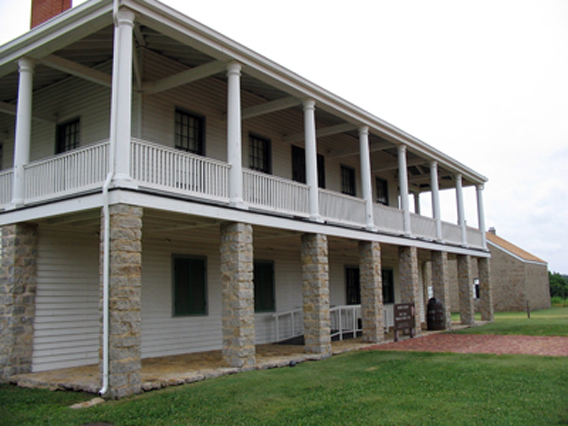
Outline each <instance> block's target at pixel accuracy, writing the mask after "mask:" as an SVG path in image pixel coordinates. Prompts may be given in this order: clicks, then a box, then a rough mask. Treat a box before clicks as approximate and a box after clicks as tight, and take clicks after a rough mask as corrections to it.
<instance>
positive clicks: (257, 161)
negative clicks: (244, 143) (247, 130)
mask: <svg viewBox="0 0 568 426" xmlns="http://www.w3.org/2000/svg"><path fill="white" fill-rule="evenodd" d="M249 167H250V168H251V169H252V170H257V171H259V172H263V173H272V161H271V151H270V139H266V138H262V137H260V136H255V135H249Z"/></svg>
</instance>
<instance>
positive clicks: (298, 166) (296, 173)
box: [292, 145, 325, 188]
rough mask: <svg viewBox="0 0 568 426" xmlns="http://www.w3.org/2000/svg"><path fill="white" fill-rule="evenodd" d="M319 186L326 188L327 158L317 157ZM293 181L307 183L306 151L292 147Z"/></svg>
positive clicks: (319, 155)
mask: <svg viewBox="0 0 568 426" xmlns="http://www.w3.org/2000/svg"><path fill="white" fill-rule="evenodd" d="M317 167H318V186H319V187H320V188H325V158H324V156H323V155H321V154H318V155H317ZM292 180H294V181H296V182H300V183H306V150H305V149H304V148H300V147H299V146H294V145H292Z"/></svg>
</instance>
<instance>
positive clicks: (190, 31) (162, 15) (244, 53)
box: [122, 0, 487, 184]
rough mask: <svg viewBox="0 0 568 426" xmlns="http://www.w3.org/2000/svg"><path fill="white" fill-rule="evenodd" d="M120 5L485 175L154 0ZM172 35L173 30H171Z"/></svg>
mask: <svg viewBox="0 0 568 426" xmlns="http://www.w3.org/2000/svg"><path fill="white" fill-rule="evenodd" d="M122 4H124V5H125V6H127V7H129V8H131V9H132V10H134V11H137V12H139V13H141V16H140V17H139V18H138V19H139V21H141V22H142V23H144V24H147V25H149V26H150V27H153V28H154V29H156V30H158V31H161V32H164V33H166V34H167V35H169V36H171V37H173V38H175V39H176V40H178V41H180V42H184V43H187V42H189V41H188V39H187V38H186V37H189V38H190V39H191V41H190V42H189V43H192V44H193V45H195V43H196V42H197V43H198V44H199V45H200V46H201V47H200V49H204V52H205V53H207V54H209V55H211V56H213V57H215V58H216V59H218V60H225V61H228V60H236V61H238V62H240V63H241V64H242V65H243V66H244V67H245V68H246V69H245V70H244V71H245V72H247V73H248V74H250V75H252V76H254V77H256V78H258V79H260V80H262V81H265V82H267V83H269V84H272V85H274V86H275V87H278V88H280V89H282V90H284V91H286V92H287V93H289V94H291V95H292V96H295V97H299V98H301V99H302V98H303V99H305V98H311V99H314V100H315V101H316V107H318V108H322V109H324V110H326V111H328V112H330V113H332V114H334V115H337V116H339V117H341V118H343V119H344V120H346V121H348V122H350V123H352V124H355V125H357V126H360V125H365V126H369V128H370V131H371V132H372V133H376V134H378V135H379V136H383V137H384V136H387V137H389V138H390V139H391V140H392V141H393V143H397V144H405V145H407V146H408V148H409V149H410V150H411V151H413V152H415V153H417V154H419V155H422V156H424V157H426V159H428V160H435V161H438V162H439V163H440V165H441V166H443V167H444V168H445V169H447V170H449V171H453V172H455V173H461V174H462V175H463V177H464V179H465V180H467V181H471V182H473V183H475V184H482V183H484V182H486V181H487V178H486V177H485V176H483V175H481V174H479V173H477V172H475V171H474V170H472V169H470V168H469V167H466V166H465V165H463V164H462V163H460V162H458V161H456V160H455V159H453V158H451V157H449V156H447V155H446V154H444V153H442V152H441V151H438V150H437V149H435V148H434V147H432V146H430V145H428V144H426V143H425V142H423V141H421V140H419V139H417V138H415V137H413V136H411V135H409V134H408V133H406V132H404V131H402V130H401V129H399V128H397V127H395V126H393V125H392V124H390V123H387V122H386V121H384V120H381V119H380V118H378V117H376V116H374V115H372V114H370V113H369V112H367V111H364V110H363V109H361V108H359V107H357V106H356V105H354V104H352V103H350V102H348V101H346V100H345V99H342V98H340V97H339V96H337V95H334V94H333V93H331V92H329V91H327V90H325V89H323V88H322V87H320V86H318V85H316V84H314V83H312V82H310V81H309V80H307V79H305V78H303V77H301V76H299V75H298V74H296V73H294V72H292V71H290V70H288V69H286V68H284V67H283V66H281V65H278V64H277V63H275V62H273V61H271V60H270V59H268V58H266V57H264V56H262V55H260V54H258V53H256V52H254V51H252V50H250V49H248V48H247V47H245V46H243V45H241V44H239V43H237V42H235V41H233V40H231V39H229V38H228V37H225V36H224V35H222V34H220V33H218V32H217V31H215V30H213V29H211V28H209V27H207V26H205V25H203V24H201V23H199V22H197V21H195V20H193V19H191V18H189V17H187V16H185V15H184V14H182V13H180V12H179V11H177V10H175V9H172V8H170V7H169V6H166V5H164V4H162V3H160V2H158V1H156V0H123V1H122ZM176 33H177V34H176Z"/></svg>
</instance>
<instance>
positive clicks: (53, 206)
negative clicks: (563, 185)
mask: <svg viewBox="0 0 568 426" xmlns="http://www.w3.org/2000/svg"><path fill="white" fill-rule="evenodd" d="M109 200H110V204H129V205H134V206H138V207H142V208H150V209H154V210H165V211H170V212H176V213H181V214H187V215H191V216H199V217H204V218H212V219H216V220H220V221H229V222H242V223H248V224H251V225H253V226H254V225H257V226H265V227H268V228H276V229H285V230H288V231H292V232H299V233H314V234H325V235H328V236H333V237H339V238H346V239H354V240H359V241H377V242H379V243H382V244H390V245H395V246H407V247H417V248H419V249H423V250H434V251H445V252H448V253H452V254H463V255H470V256H474V257H484V258H488V257H490V256H491V254H490V253H489V252H488V251H483V250H480V249H470V248H467V247H460V246H452V245H446V244H439V243H434V242H429V241H423V240H418V239H410V238H405V237H402V236H400V237H399V236H396V235H388V234H381V233H377V232H371V231H365V230H358V229H351V228H347V227H343V226H339V225H330V224H327V223H317V222H311V221H308V220H302V219H294V218H287V217H282V216H275V215H271V214H265V213H260V212H254V211H250V210H240V209H235V208H231V207H226V206H220V205H213V204H206V203H200V202H193V201H191V200H186V199H180V198H176V197H164V196H159V195H154V194H149V193H142V192H137V191H131V190H126V191H125V190H111V191H110V192H109ZM102 205H103V198H102V194H101V192H97V193H93V194H89V195H83V196H80V197H77V198H72V199H65V200H60V201H55V202H51V203H46V204H42V205H37V206H30V207H27V208H23V209H15V210H9V211H5V212H3V213H1V214H0V227H2V226H5V225H11V224H14V223H20V222H34V221H39V220H44V219H48V218H53V217H57V216H61V215H65V214H71V213H79V212H84V211H87V210H92V209H100V208H102Z"/></svg>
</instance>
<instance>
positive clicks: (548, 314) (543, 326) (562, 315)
mask: <svg viewBox="0 0 568 426" xmlns="http://www.w3.org/2000/svg"><path fill="white" fill-rule="evenodd" d="M475 319H476V320H480V319H481V318H480V317H479V314H476V317H475ZM452 321H459V314H452ZM455 333H460V334H514V335H525V336H568V307H558V308H551V309H543V310H540V311H534V312H531V317H530V318H527V313H526V312H496V313H495V322H494V323H492V324H487V325H484V326H482V327H472V328H468V329H466V330H461V331H456V332H455Z"/></svg>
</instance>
